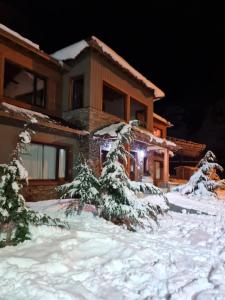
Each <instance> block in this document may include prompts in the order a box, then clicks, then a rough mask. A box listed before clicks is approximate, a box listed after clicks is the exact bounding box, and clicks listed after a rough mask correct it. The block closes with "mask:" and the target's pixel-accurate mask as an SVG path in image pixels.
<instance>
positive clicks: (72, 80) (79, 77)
mask: <svg viewBox="0 0 225 300" xmlns="http://www.w3.org/2000/svg"><path fill="white" fill-rule="evenodd" d="M79 79H83V91H82V93H83V99H82V107H78V108H74V101H73V100H74V99H73V98H74V97H73V96H74V81H75V80H79ZM84 91H85V76H84V74H80V75H76V76H73V77H71V78H70V97H69V98H70V107H71V110H76V109H81V108H84V107H85V105H84Z"/></svg>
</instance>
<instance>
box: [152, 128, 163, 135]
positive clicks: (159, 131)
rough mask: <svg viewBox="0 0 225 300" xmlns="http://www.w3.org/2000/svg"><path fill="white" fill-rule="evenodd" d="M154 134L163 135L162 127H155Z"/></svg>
mask: <svg viewBox="0 0 225 300" xmlns="http://www.w3.org/2000/svg"><path fill="white" fill-rule="evenodd" d="M153 134H154V135H155V136H157V137H162V129H159V128H157V127H153Z"/></svg>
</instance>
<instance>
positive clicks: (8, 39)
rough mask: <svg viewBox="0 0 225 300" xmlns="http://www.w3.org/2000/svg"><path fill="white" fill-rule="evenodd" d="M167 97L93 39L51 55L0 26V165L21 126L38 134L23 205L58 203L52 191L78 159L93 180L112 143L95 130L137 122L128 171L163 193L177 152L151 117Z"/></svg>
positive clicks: (27, 157)
mask: <svg viewBox="0 0 225 300" xmlns="http://www.w3.org/2000/svg"><path fill="white" fill-rule="evenodd" d="M164 96H165V95H164V93H163V92H162V91H161V90H160V89H159V88H158V87H157V86H156V85H154V84H153V83H152V82H151V81H149V80H148V79H146V78H145V77H144V76H143V75H142V74H140V73H139V72H138V71H137V70H135V69H134V68H133V67H132V66H130V65H129V64H128V63H127V62H126V61H125V60H124V59H123V58H122V57H120V56H119V55H118V54H117V53H115V52H114V51H113V50H112V49H111V48H109V47H108V46H107V45H105V44H104V43H103V42H101V41H100V40H99V39H97V38H96V37H91V38H89V39H87V40H82V41H80V42H78V43H75V44H73V45H71V46H69V47H66V48H64V49H62V50H59V51H57V52H55V53H53V54H52V55H48V54H46V53H45V52H43V51H41V50H40V48H39V46H38V45H36V44H34V43H33V42H31V41H29V40H27V39H25V38H24V37H22V36H20V35H19V34H18V33H16V32H14V31H12V30H10V29H9V28H7V27H5V26H4V25H0V139H1V141H2V146H1V147H0V163H7V162H8V161H9V160H10V153H12V151H13V149H14V148H15V146H16V143H17V140H18V134H19V132H20V131H21V129H22V128H23V125H24V123H25V122H29V123H30V124H31V125H30V126H31V128H33V129H34V130H35V132H36V134H35V135H33V137H32V143H31V145H30V146H29V153H24V154H23V155H22V159H23V161H24V164H25V167H26V168H27V169H28V171H29V177H30V181H29V185H28V187H25V188H24V194H25V197H26V199H28V200H30V201H32V200H41V199H50V198H54V197H57V194H56V190H55V187H56V186H57V185H59V184H61V183H63V182H65V181H67V180H70V179H71V178H72V177H73V166H74V163H75V161H76V159H77V157H78V155H79V153H80V152H81V153H83V155H84V156H85V157H86V158H88V159H89V160H90V163H91V164H92V167H93V169H94V171H95V173H96V174H97V175H99V174H100V171H101V168H102V164H103V162H104V159H105V157H106V154H107V151H108V149H109V147H110V144H111V142H112V140H113V138H112V137H109V136H107V135H106V136H101V137H98V136H97V135H95V132H96V131H99V130H100V129H102V128H104V127H106V126H109V125H111V124H112V123H118V122H121V121H125V122H128V121H129V120H132V119H134V118H135V119H138V120H139V121H140V124H141V125H140V127H136V128H135V139H134V142H133V143H132V145H131V147H130V149H129V150H130V152H131V153H132V154H133V156H134V157H135V158H136V159H135V160H131V161H130V163H129V164H128V166H127V172H128V174H130V177H131V178H132V179H134V180H147V181H148V180H152V181H153V182H154V183H155V184H156V185H158V186H161V187H166V186H167V184H168V180H169V156H170V155H171V153H172V151H176V150H177V146H176V144H175V143H174V142H172V141H168V140H167V139H166V130H167V128H168V127H169V126H171V124H170V123H169V122H168V121H167V120H165V119H164V118H162V117H160V116H158V115H156V114H154V113H153V106H154V102H155V101H157V100H160V99H161V98H163V97H164Z"/></svg>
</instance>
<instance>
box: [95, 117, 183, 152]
mask: <svg viewBox="0 0 225 300" xmlns="http://www.w3.org/2000/svg"><path fill="white" fill-rule="evenodd" d="M122 124H126V123H125V122H119V123H114V124H111V125H108V126H106V127H104V128H102V129H100V130H97V131H96V132H95V133H94V136H95V137H97V138H99V137H103V138H104V137H105V138H115V137H117V132H118V129H119V128H120V127H121V125H122ZM133 129H134V140H138V141H140V142H144V143H146V144H148V145H155V146H157V147H156V148H158V149H162V148H168V149H170V150H173V151H177V150H178V149H179V148H178V147H177V145H176V144H175V143H174V142H172V141H168V140H167V139H164V138H159V137H156V136H154V135H153V134H152V133H151V132H149V131H148V130H146V129H142V128H139V127H136V126H134V127H133Z"/></svg>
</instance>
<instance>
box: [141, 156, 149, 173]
mask: <svg viewBox="0 0 225 300" xmlns="http://www.w3.org/2000/svg"><path fill="white" fill-rule="evenodd" d="M143 164H144V176H151V172H150V169H149V160H148V157H147V156H145V157H144V161H143Z"/></svg>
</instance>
